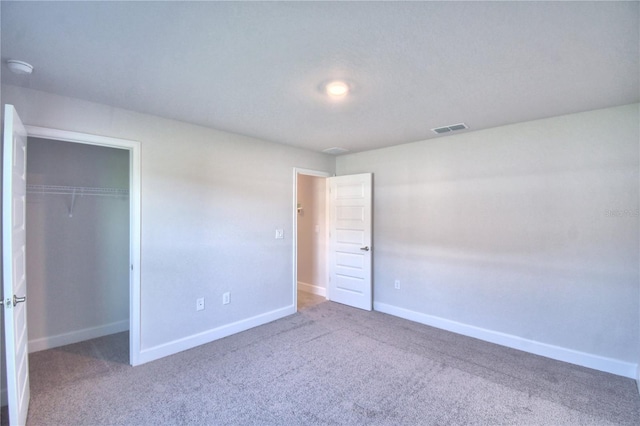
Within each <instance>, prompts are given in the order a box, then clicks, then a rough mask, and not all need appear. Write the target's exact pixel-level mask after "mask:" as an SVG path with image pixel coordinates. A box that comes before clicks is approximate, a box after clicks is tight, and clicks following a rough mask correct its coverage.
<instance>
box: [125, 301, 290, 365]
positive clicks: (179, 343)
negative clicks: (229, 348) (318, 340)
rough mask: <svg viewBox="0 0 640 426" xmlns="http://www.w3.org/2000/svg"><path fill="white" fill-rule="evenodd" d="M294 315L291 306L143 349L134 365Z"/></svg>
mask: <svg viewBox="0 0 640 426" xmlns="http://www.w3.org/2000/svg"><path fill="white" fill-rule="evenodd" d="M295 313H296V307H295V306H293V305H291V306H287V307H285V308H281V309H276V310H274V311H271V312H267V313H264V314H260V315H257V316H255V317H251V318H247V319H244V320H240V321H237V322H234V323H231V324H226V325H223V326H220V327H218V328H214V329H211V330H207V331H204V332H202V333H198V334H194V335H192V336H188V337H185V338H182V339H178V340H174V341H172V342H168V343H164V344H162V345H158V346H154V347H152V348H148V349H143V350H141V351H140V357H139V359H138V361H139V362H138V364H136V365H140V364H144V363H147V362H151V361H155V360H157V359H160V358H164V357H165V356H169V355H174V354H177V353H178V352H182V351H186V350H187V349H191V348H195V347H196V346H200V345H204V344H206V343H210V342H213V341H214V340H218V339H222V338H223V337H227V336H231V335H232V334H236V333H240V332H241V331H245V330H248V329H250V328H253V327H257V326H259V325H263V324H267V323H269V322H272V321H275V320H277V319H280V318H284V317H286V316H289V315H293V314H295Z"/></svg>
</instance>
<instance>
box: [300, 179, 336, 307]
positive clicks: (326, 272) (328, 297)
mask: <svg viewBox="0 0 640 426" xmlns="http://www.w3.org/2000/svg"><path fill="white" fill-rule="evenodd" d="M299 175H305V176H315V177H323V178H329V177H331V176H334V175H332V174H331V173H330V172H325V171H322V170H311V169H303V168H299V167H294V168H293V209H292V211H293V232H292V235H293V278H292V286H293V310H294V312H297V311H298V176H299ZM325 196H326V194H325ZM326 207H327V209H328V205H326ZM325 218H326V219H327V220H328V218H327V217H326V215H325ZM325 222H326V220H325ZM326 227H327V223H325V228H326ZM328 272H329V271H328V269H326V270H325V275H326V276H327V277H328ZM326 289H327V296H326V297H327V299H329V300H331V298H330V296H329V286H326Z"/></svg>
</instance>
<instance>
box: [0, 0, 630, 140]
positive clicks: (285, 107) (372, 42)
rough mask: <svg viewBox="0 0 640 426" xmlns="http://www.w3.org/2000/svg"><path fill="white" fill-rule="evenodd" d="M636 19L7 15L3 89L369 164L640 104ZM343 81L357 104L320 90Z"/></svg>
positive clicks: (488, 7) (433, 13) (117, 9)
mask: <svg viewBox="0 0 640 426" xmlns="http://www.w3.org/2000/svg"><path fill="white" fill-rule="evenodd" d="M638 6H639V3H638V2H637V1H636V2H532V3H529V2H420V3H418V2H402V3H398V2H353V3H351V2H349V3H347V2H318V3H317V2H275V3H274V2H267V3H263V2H260V3H249V2H194V3H191V2H115V3H114V2H70V3H66V2H65V3H60V2H42V3H40V2H38V3H33V2H9V1H2V6H1V7H2V10H1V14H2V15H1V16H2V61H3V70H2V80H3V82H4V83H8V84H14V85H20V86H24V87H30V88H33V89H38V90H43V91H47V92H52V93H57V94H61V95H66V96H71V97H77V98H81V99H85V100H89V101H94V102H99V103H103V104H108V105H112V106H115V107H120V108H126V109H130V110H134V111H139V112H144V113H149V114H155V115H159V116H162V117H168V118H174V119H177V120H182V121H187V122H191V123H196V124H200V125H203V126H208V127H213V128H216V129H221V130H226V131H230V132H235V133H240V134H244V135H248V136H254V137H258V138H261V139H265V140H270V141H274V142H279V143H284V144H288V145H294V146H299V147H303V148H308V149H312V150H316V151H320V150H322V149H325V148H329V147H334V146H338V147H344V148H347V149H349V150H350V151H352V152H355V151H363V150H368V149H373V148H378V147H383V146H390V145H395V144H401V143H406V142H412V141H417V140H424V139H429V138H433V137H446V136H438V135H436V134H434V133H433V132H431V130H430V129H432V128H434V127H439V126H445V125H449V124H455V123H460V122H464V123H466V124H467V125H468V126H469V127H470V128H471V130H478V129H483V128H488V127H494V126H499V125H504V124H509V123H515V122H521V121H527V120H533V119H538V118H543V117H549V116H554V115H560V114H566V113H573V112H579V111H587V110H593V109H598V108H604V107H609V106H616V105H624V104H629V103H634V102H638V101H640V95H639V93H640V87H639V65H638V63H639V57H640V53H639V50H640V47H639V46H640V36H639V15H640V12H639V7H638ZM7 59H19V60H23V61H27V62H29V63H31V64H32V65H33V66H34V67H35V71H34V73H33V74H32V75H31V76H30V77H19V76H15V75H13V74H11V73H10V72H8V70H7V68H6V64H5V62H6V60H7ZM334 78H339V79H346V80H347V81H349V82H350V84H351V85H352V86H353V89H354V90H353V93H352V94H351V95H350V96H349V97H348V99H346V100H345V101H343V102H336V101H331V100H329V99H328V98H327V97H326V96H325V95H323V94H322V93H321V91H320V90H319V86H320V85H321V84H322V83H323V82H326V81H327V80H329V79H334ZM463 131H468V130H463Z"/></svg>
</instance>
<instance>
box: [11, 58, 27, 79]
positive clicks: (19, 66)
mask: <svg viewBox="0 0 640 426" xmlns="http://www.w3.org/2000/svg"><path fill="white" fill-rule="evenodd" d="M7 67H9V69H10V70H11V72H12V73H14V74H18V75H25V74H27V75H28V74H31V73H32V72H33V65H31V64H28V63H26V62H23V61H16V60H15V59H9V60H8V61H7Z"/></svg>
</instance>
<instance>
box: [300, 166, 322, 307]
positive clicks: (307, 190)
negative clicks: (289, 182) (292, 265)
mask: <svg viewBox="0 0 640 426" xmlns="http://www.w3.org/2000/svg"><path fill="white" fill-rule="evenodd" d="M297 198H298V204H300V205H301V207H302V211H301V212H300V213H298V244H297V248H298V268H297V270H298V289H299V290H303V291H308V292H311V293H314V294H320V295H323V296H325V295H326V287H327V283H326V277H327V271H326V251H327V247H326V240H327V237H326V179H325V178H324V177H318V176H309V175H302V174H299V175H298V197H297Z"/></svg>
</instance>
